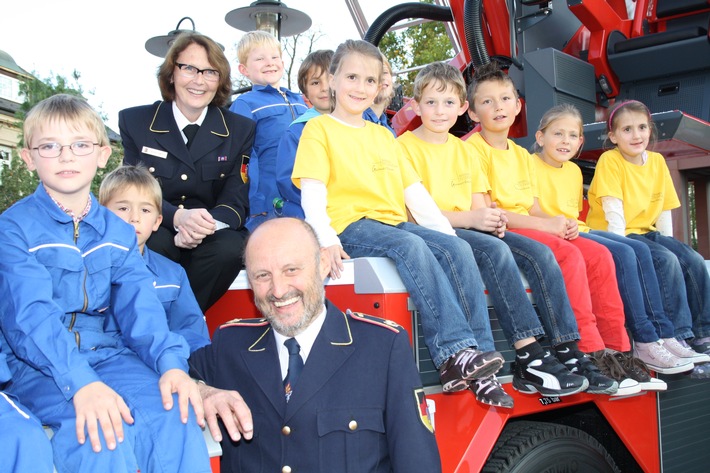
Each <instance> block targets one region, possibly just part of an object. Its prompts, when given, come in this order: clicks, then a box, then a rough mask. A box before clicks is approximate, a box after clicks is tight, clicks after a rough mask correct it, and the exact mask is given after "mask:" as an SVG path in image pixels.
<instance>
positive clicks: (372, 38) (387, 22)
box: [364, 2, 454, 46]
mask: <svg viewBox="0 0 710 473" xmlns="http://www.w3.org/2000/svg"><path fill="white" fill-rule="evenodd" d="M407 18H423V19H426V20H434V21H454V16H453V14H452V13H451V8H449V7H443V6H439V5H431V4H428V3H417V2H411V3H401V4H399V5H395V6H393V7H392V8H390V9H388V10H386V11H385V12H384V13H382V14H381V15H380V16H378V17H377V19H376V20H375V21H373V22H372V25H370V27H369V28H368V29H367V33H365V38H364V39H365V41H367V42H369V43H372V44H374V45H375V46H378V45H379V44H380V41H381V40H382V37H383V36H384V35H385V33H387V31H388V30H389V29H390V28H391V27H392V25H394V24H395V23H397V22H398V21H400V20H404V19H407Z"/></svg>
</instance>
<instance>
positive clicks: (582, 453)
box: [481, 421, 621, 473]
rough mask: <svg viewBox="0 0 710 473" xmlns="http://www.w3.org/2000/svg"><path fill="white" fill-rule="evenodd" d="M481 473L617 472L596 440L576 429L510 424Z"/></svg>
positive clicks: (612, 462)
mask: <svg viewBox="0 0 710 473" xmlns="http://www.w3.org/2000/svg"><path fill="white" fill-rule="evenodd" d="M481 471H482V473H539V472H541V471H579V472H582V471H583V472H585V473H587V472H590V473H602V472H603V473H620V472H621V470H620V469H619V468H618V467H617V466H616V463H615V462H614V459H613V458H612V457H611V455H609V453H608V452H607V451H606V450H605V449H604V447H603V446H602V445H601V444H600V443H599V442H597V440H596V439H595V438H594V437H592V436H590V435H588V434H587V433H586V432H583V431H581V430H579V429H575V428H573V427H569V426H566V425H559V424H550V423H546V422H528V421H519V422H511V423H510V424H508V425H507V426H506V427H505V429H504V430H503V432H502V434H501V436H500V437H499V438H498V441H497V442H496V445H495V447H494V448H493V452H492V453H491V455H490V456H489V457H488V461H487V462H486V464H485V466H484V467H483V469H482V470H481Z"/></svg>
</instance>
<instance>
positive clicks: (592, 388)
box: [565, 350, 619, 394]
mask: <svg viewBox="0 0 710 473" xmlns="http://www.w3.org/2000/svg"><path fill="white" fill-rule="evenodd" d="M565 366H566V367H567V369H569V370H570V372H572V373H577V374H579V375H582V376H584V377H585V378H587V381H589V387H588V388H587V392H588V393H590V394H614V393H615V392H616V391H617V390H618V389H619V383H618V382H617V381H616V380H615V379H613V378H610V377H608V376H605V375H603V374H602V373H601V371H599V368H597V365H595V364H594V362H593V361H592V359H591V358H590V357H589V356H587V354H586V353H582V352H581V351H579V350H577V351H575V353H574V358H570V359H569V360H567V361H566V362H565Z"/></svg>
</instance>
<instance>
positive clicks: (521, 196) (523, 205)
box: [467, 133, 538, 215]
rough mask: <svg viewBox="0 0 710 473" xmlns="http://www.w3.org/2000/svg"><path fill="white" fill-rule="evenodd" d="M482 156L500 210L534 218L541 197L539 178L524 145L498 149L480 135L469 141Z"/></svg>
mask: <svg viewBox="0 0 710 473" xmlns="http://www.w3.org/2000/svg"><path fill="white" fill-rule="evenodd" d="M467 142H468V143H470V144H471V145H472V146H473V147H474V148H475V153H476V154H477V155H478V156H479V157H480V162H481V169H482V171H483V173H484V174H485V175H486V177H488V183H489V184H490V186H491V199H492V200H493V202H495V203H496V204H497V205H498V207H499V208H502V209H503V210H506V211H508V212H515V213H517V214H521V215H530V213H529V212H530V208H531V207H532V206H533V203H534V198H535V197H537V195H538V189H537V177H536V176H535V174H536V173H535V166H534V162H533V158H532V156H530V153H528V151H527V150H526V149H525V148H523V147H522V146H519V145H517V144H516V143H515V142H513V141H512V140H508V149H496V148H493V147H492V146H491V145H489V144H488V143H486V140H484V139H483V136H481V134H480V133H474V134H473V135H471V136H470V137H469V138H468V140H467Z"/></svg>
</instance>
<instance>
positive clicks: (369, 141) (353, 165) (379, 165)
mask: <svg viewBox="0 0 710 473" xmlns="http://www.w3.org/2000/svg"><path fill="white" fill-rule="evenodd" d="M302 178H304V179H305V178H308V179H317V180H319V181H321V182H323V183H325V186H326V188H327V190H328V202H327V204H326V212H327V213H328V217H330V221H331V222H330V223H331V226H332V227H333V228H334V229H335V231H336V232H337V233H338V234H340V233H341V232H342V231H343V230H345V228H346V227H347V226H348V225H350V224H351V223H353V222H355V221H357V220H360V219H362V218H369V219H373V220H377V221H380V222H382V223H386V224H389V225H397V224H399V223H401V222H405V221H407V211H406V208H405V205H404V189H405V188H407V187H409V186H410V185H412V184H414V183H416V182H419V177H418V176H417V174H416V172H415V171H414V170H413V169H412V167H411V165H410V164H409V163H408V162H407V160H406V159H405V158H404V155H403V153H402V148H401V147H400V145H399V143H397V141H396V140H395V139H394V137H393V136H392V133H391V132H390V131H389V130H388V129H387V128H385V127H383V126H381V125H375V124H374V123H370V122H365V126H364V127H361V128H356V127H352V126H350V125H347V124H345V123H342V122H340V121H338V120H336V119H335V118H333V117H331V116H330V115H322V116H319V117H315V118H312V119H311V120H309V121H308V123H307V124H306V126H305V128H304V129H303V134H302V135H301V140H300V141H299V143H298V150H297V151H296V161H295V162H294V166H293V173H292V174H291V180H292V181H293V183H294V185H296V186H297V187H299V188H300V187H301V179H302Z"/></svg>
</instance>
